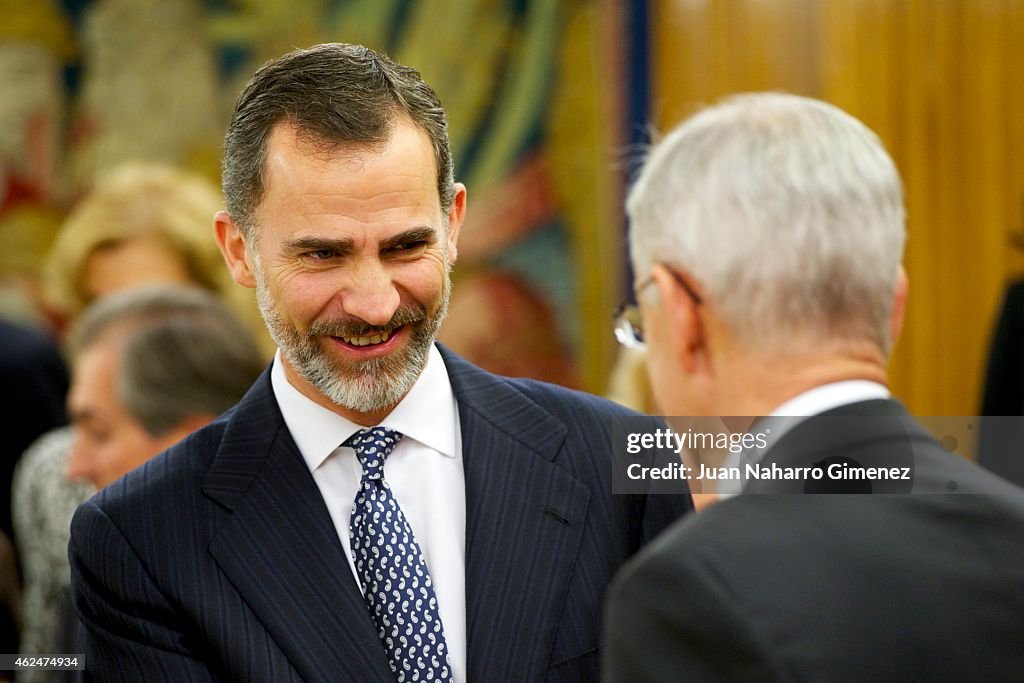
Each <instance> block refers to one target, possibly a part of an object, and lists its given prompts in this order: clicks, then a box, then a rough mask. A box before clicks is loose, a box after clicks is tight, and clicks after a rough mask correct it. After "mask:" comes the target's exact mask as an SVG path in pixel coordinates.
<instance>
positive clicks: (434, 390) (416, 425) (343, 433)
mask: <svg viewBox="0 0 1024 683" xmlns="http://www.w3.org/2000/svg"><path fill="white" fill-rule="evenodd" d="M270 382H271V387H272V388H273V391H274V397H275V398H276V399H277V403H278V406H280V408H281V415H282V417H283V418H284V422H285V425H287V427H288V431H290V432H291V434H292V438H293V439H295V445H296V446H298V448H299V452H300V453H301V454H302V457H303V459H304V460H305V461H306V464H307V465H308V466H309V469H310V471H313V470H316V469H317V468H318V467H320V465H322V464H323V463H324V461H325V460H327V458H328V457H329V456H330V455H331V453H333V452H334V451H335V450H336V449H337V448H338V447H339V446H340V445H341V444H342V442H344V441H345V440H346V439H348V438H349V437H350V436H352V435H353V434H355V433H356V432H357V431H359V430H360V429H362V428H363V427H362V426H361V425H358V424H356V423H355V422H352V421H351V420H349V419H347V418H344V417H342V416H341V415H338V414H337V413H335V412H334V411H332V410H329V409H327V408H325V407H323V406H321V405H319V404H318V403H316V402H315V401H313V400H312V399H310V398H308V397H307V396H305V395H304V394H303V393H302V392H300V391H299V390H298V389H296V388H295V387H294V386H292V384H291V383H290V382H289V381H288V378H287V377H286V376H285V373H284V365H283V363H282V362H281V351H280V349H279V350H278V351H277V353H275V354H274V364H273V367H272V368H271V371H270ZM455 411H456V407H455V393H454V392H453V391H452V385H451V381H450V380H449V379H448V371H447V369H446V368H445V365H444V359H443V358H441V353H440V352H439V351H438V350H437V347H436V346H434V345H431V347H430V352H429V354H428V356H427V365H426V367H424V368H423V372H421V373H420V376H419V378H417V380H416V383H415V384H413V387H412V389H410V390H409V393H407V394H406V395H405V397H404V398H403V399H402V400H401V401H400V402H399V403H398V405H397V406H395V409H394V410H392V411H391V413H390V414H389V415H388V416H387V417H385V418H384V420H383V421H382V422H381V425H382V426H385V427H389V428H390V429H394V430H396V431H398V432H401V433H402V434H404V435H405V438H407V439H413V440H415V441H418V442H420V443H422V444H423V445H425V446H427V447H429V448H431V449H433V450H435V451H437V452H438V453H440V454H442V455H444V456H446V457H449V458H454V457H455V455H456V443H457V441H456V433H455V430H456V429H458V421H457V419H456V412H455Z"/></svg>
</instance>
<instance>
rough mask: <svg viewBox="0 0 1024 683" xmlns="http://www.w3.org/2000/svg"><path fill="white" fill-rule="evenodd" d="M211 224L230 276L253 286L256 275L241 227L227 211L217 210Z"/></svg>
mask: <svg viewBox="0 0 1024 683" xmlns="http://www.w3.org/2000/svg"><path fill="white" fill-rule="evenodd" d="M213 226H214V230H215V232H216V234H217V246H219V247H220V253H221V254H222V255H223V256H224V262H225V263H226V264H227V265H228V270H229V271H231V277H232V278H234V280H235V282H237V283H238V284H240V285H244V286H245V287H255V286H256V277H255V275H254V274H253V267H252V263H251V261H250V257H249V250H248V249H246V246H245V236H244V235H243V234H242V230H241V228H239V227H238V226H237V225H236V224H235V222H234V221H233V220H232V219H231V216H230V215H229V214H228V212H227V211H218V212H217V214H216V215H215V216H214V217H213Z"/></svg>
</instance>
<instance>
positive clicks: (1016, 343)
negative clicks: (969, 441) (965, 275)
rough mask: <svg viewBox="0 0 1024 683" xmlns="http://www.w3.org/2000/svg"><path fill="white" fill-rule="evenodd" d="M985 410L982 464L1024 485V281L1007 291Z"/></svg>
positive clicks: (991, 353) (995, 336)
mask: <svg viewBox="0 0 1024 683" xmlns="http://www.w3.org/2000/svg"><path fill="white" fill-rule="evenodd" d="M981 414H982V415H987V416H990V417H986V418H984V419H982V421H981V429H980V432H981V434H980V440H979V444H978V464H979V465H981V466H982V467H985V468H987V469H989V470H991V471H992V472H995V473H996V474H998V475H999V476H1001V477H1003V478H1005V479H1008V480H1009V481H1012V482H1013V483H1015V484H1017V485H1018V486H1024V417H1022V416H1024V281H1017V282H1012V283H1010V285H1009V286H1008V287H1007V288H1006V293H1005V294H1004V295H1003V304H1002V308H1001V309H1000V311H999V319H998V322H997V323H996V326H995V329H994V330H993V332H992V344H991V347H990V349H989V356H988V365H987V367H986V371H985V387H984V391H983V393H982V405H981ZM991 416H1007V417H991ZM1008 416H1015V417H1014V418H1012V419H1011V418H1010V417H1008Z"/></svg>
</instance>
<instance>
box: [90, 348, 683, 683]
mask: <svg viewBox="0 0 1024 683" xmlns="http://www.w3.org/2000/svg"><path fill="white" fill-rule="evenodd" d="M442 353H443V354H444V359H445V363H446V365H447V367H448V372H449V375H450V377H451V382H452V387H453V390H454V391H455V395H456V398H457V400H458V405H459V417H460V421H461V425H462V448H463V454H464V461H465V476H466V518H467V521H466V609H467V670H468V677H469V680H470V681H471V682H476V681H480V682H485V683H495V682H501V681H509V682H515V683H525V682H527V681H574V682H575V681H588V680H597V678H598V673H597V667H598V663H599V660H600V655H599V648H600V637H601V629H600V622H601V603H602V600H603V597H604V593H605V588H606V586H607V585H608V583H609V582H610V580H611V578H612V575H613V574H614V573H615V571H616V570H617V569H618V568H619V566H620V565H621V564H623V562H624V561H625V560H626V559H627V558H628V557H629V556H631V555H632V554H633V553H634V552H635V551H636V550H637V549H638V548H639V547H640V546H641V545H643V544H644V543H646V542H647V541H648V540H649V539H651V538H652V537H653V536H654V535H655V534H657V533H658V532H659V531H660V530H661V529H663V528H664V527H666V526H667V525H669V524H670V523H671V522H672V521H673V520H675V519H676V518H677V517H679V516H680V515H682V514H683V513H684V512H686V511H687V510H689V509H691V503H690V499H689V496H688V495H681V496H664V495H662V496H649V497H644V496H622V495H615V496H613V495H611V483H610V481H611V474H612V467H611V455H610V452H611V448H612V435H611V422H612V420H613V418H614V417H615V416H622V415H625V414H628V413H627V411H625V410H624V409H622V408H620V407H618V406H615V405H614V404H611V403H608V402H606V401H603V400H601V399H598V398H595V397H592V396H587V395H585V394H580V393H576V392H571V391H568V390H566V389H562V388H559V387H554V386H550V385H545V384H541V383H538V382H533V381H528V380H509V379H505V378H500V377H497V376H494V375H491V374H489V373H486V372H484V371H483V370H480V369H479V368H476V367H474V366H473V365H471V364H469V363H467V362H466V361H464V360H462V359H460V358H458V357H457V356H455V355H454V354H452V353H451V352H449V351H447V350H445V349H443V348H442ZM657 426H658V425H657V424H656V423H654V421H653V420H652V425H651V428H652V429H654V428H656V427H657ZM343 552H344V551H343V550H342V546H341V542H340V541H339V539H338V536H337V532H336V531H335V528H334V525H333V524H332V522H331V518H330V516H329V514H328V512H327V508H326V506H325V504H324V501H323V499H322V498H321V496H320V492H319V490H318V489H317V487H316V484H315V483H314V481H313V477H312V475H311V474H310V472H309V470H308V468H307V466H306V464H305V462H304V461H303V460H302V457H301V455H300V454H299V452H298V449H297V447H296V446H295V443H294V441H293V439H292V437H291V435H290V433H289V432H288V430H287V428H286V427H285V425H284V422H283V420H282V418H281V414H280V412H279V410H278V407H277V403H276V401H275V399H274V396H273V393H272V391H271V387H270V377H269V373H264V375H263V376H262V377H261V378H260V379H259V380H258V381H257V383H256V384H255V385H254V386H253V388H252V389H251V390H250V391H249V393H248V394H246V396H245V397H244V398H243V399H242V401H241V402H240V403H239V404H238V406H236V407H235V408H234V409H232V410H231V411H230V412H228V413H227V414H225V415H224V416H223V417H222V418H220V419H218V420H217V421H216V422H214V423H213V424H211V425H210V426H208V427H206V428H204V429H202V430H200V431H199V432H196V433H195V434H193V435H192V436H191V437H189V438H187V439H186V440H184V441H182V442H181V443H179V444H178V445H176V446H174V447H173V448H171V449H170V450H169V451H167V452H165V453H163V454H161V455H160V456H158V457H157V458H155V459H153V460H151V461H150V462H148V463H146V464H145V465H144V466H143V467H141V468H139V469H137V470H135V471H133V472H131V473H130V474H128V475H127V476H126V477H123V478H122V479H120V480H118V481H117V482H115V483H113V484H111V485H110V486H108V487H107V488H106V489H104V490H103V491H101V492H100V493H99V494H97V495H96V496H95V497H94V498H93V499H92V500H90V501H88V502H87V503H85V504H83V505H82V506H81V507H80V508H79V509H78V511H77V513H76V514H75V518H74V521H73V522H72V541H71V549H70V553H71V563H72V590H73V599H74V603H75V609H76V611H77V613H78V615H79V617H80V619H81V620H82V622H83V624H84V627H85V633H86V636H85V640H86V646H85V654H86V678H87V679H95V680H103V681H107V680H115V681H143V680H145V681H151V680H160V681H201V680H237V681H275V682H276V681H295V680H304V681H358V682H360V683H362V682H372V681H381V682H384V681H393V680H394V678H393V676H392V674H391V672H390V670H389V668H388V664H387V659H386V656H385V653H384V649H383V647H382V645H381V643H380V640H379V639H378V638H377V634H376V632H375V630H374V627H373V626H372V624H371V621H370V618H369V616H368V615H367V613H366V608H365V606H364V604H363V601H362V597H361V595H360V591H359V588H358V586H357V585H356V582H355V580H354V579H353V577H352V573H351V572H350V571H349V570H348V566H347V561H346V559H345V557H344V555H343Z"/></svg>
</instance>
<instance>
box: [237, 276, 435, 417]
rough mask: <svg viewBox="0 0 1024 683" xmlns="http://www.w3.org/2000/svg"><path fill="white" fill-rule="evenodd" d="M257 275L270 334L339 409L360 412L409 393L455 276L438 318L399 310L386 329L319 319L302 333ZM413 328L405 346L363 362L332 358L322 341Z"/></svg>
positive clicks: (416, 308)
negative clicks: (293, 325) (291, 322)
mask: <svg viewBox="0 0 1024 683" xmlns="http://www.w3.org/2000/svg"><path fill="white" fill-rule="evenodd" d="M254 265H256V268H255V269H254V270H255V272H256V303H257V304H258V305H259V309H260V313H261V314H262V315H263V320H264V321H265V322H266V324H267V328H268V329H269V330H270V336H271V338H273V340H274V342H275V343H276V344H277V345H278V347H279V348H280V349H281V353H282V354H283V355H284V356H285V358H287V359H288V361H289V362H290V363H291V365H292V367H294V368H295V369H296V370H297V371H298V373H299V374H300V375H302V377H303V378H304V379H305V380H306V381H307V382H309V383H310V384H312V385H313V386H314V387H315V388H316V389H317V390H318V391H319V392H320V393H322V394H323V395H324V396H326V397H327V398H328V399H329V400H331V401H333V402H334V403H336V404H337V405H339V406H342V407H344V408H348V409H349V410H354V411H356V412H360V413H373V412H377V411H380V410H384V409H386V408H390V407H392V406H394V405H396V404H397V403H398V402H399V401H401V400H402V398H403V397H404V396H405V395H406V394H407V393H409V390H410V389H412V386H413V384H415V383H416V380H417V379H418V378H419V376H420V373H421V372H423V368H424V367H426V365H427V358H428V355H429V353H430V347H431V345H433V343H434V340H435V339H436V338H437V333H438V330H439V329H440V328H441V322H442V321H443V320H444V317H445V315H446V314H447V313H448V300H449V299H450V298H451V289H452V284H451V278H450V277H449V275H448V273H447V272H445V274H444V285H443V289H442V291H441V301H440V302H439V304H438V307H437V311H436V312H435V313H434V315H432V316H431V315H428V314H427V311H426V308H425V307H424V306H422V305H419V306H400V307H399V308H398V310H396V311H395V314H394V315H393V316H392V318H391V320H390V321H389V322H388V323H387V324H386V325H368V324H367V323H365V322H362V321H360V320H348V321H317V322H314V323H313V324H312V325H310V328H309V331H308V332H307V333H306V334H305V335H303V334H301V333H300V332H299V331H298V330H296V329H295V328H294V327H292V326H291V325H289V324H288V323H287V322H285V321H284V319H283V318H282V317H281V315H280V314H279V313H278V311H277V309H276V307H275V306H274V302H273V300H272V298H271V296H270V291H269V288H268V287H267V282H266V280H265V278H264V276H263V269H262V268H260V267H259V265H258V264H254ZM402 325H409V326H410V328H411V329H410V331H411V335H410V337H409V340H408V342H407V343H406V345H405V346H404V347H402V348H399V349H397V350H395V351H394V352H392V353H390V354H388V355H386V356H380V357H378V358H370V359H367V360H364V361H344V360H341V359H338V358H332V357H331V356H329V355H328V354H327V353H326V352H325V351H324V349H323V347H322V346H321V345H320V343H319V341H318V340H319V338H320V337H322V336H332V337H348V338H352V337H364V336H372V335H374V334H379V333H383V332H393V331H394V330H396V329H398V328H399V327H401V326H402Z"/></svg>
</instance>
